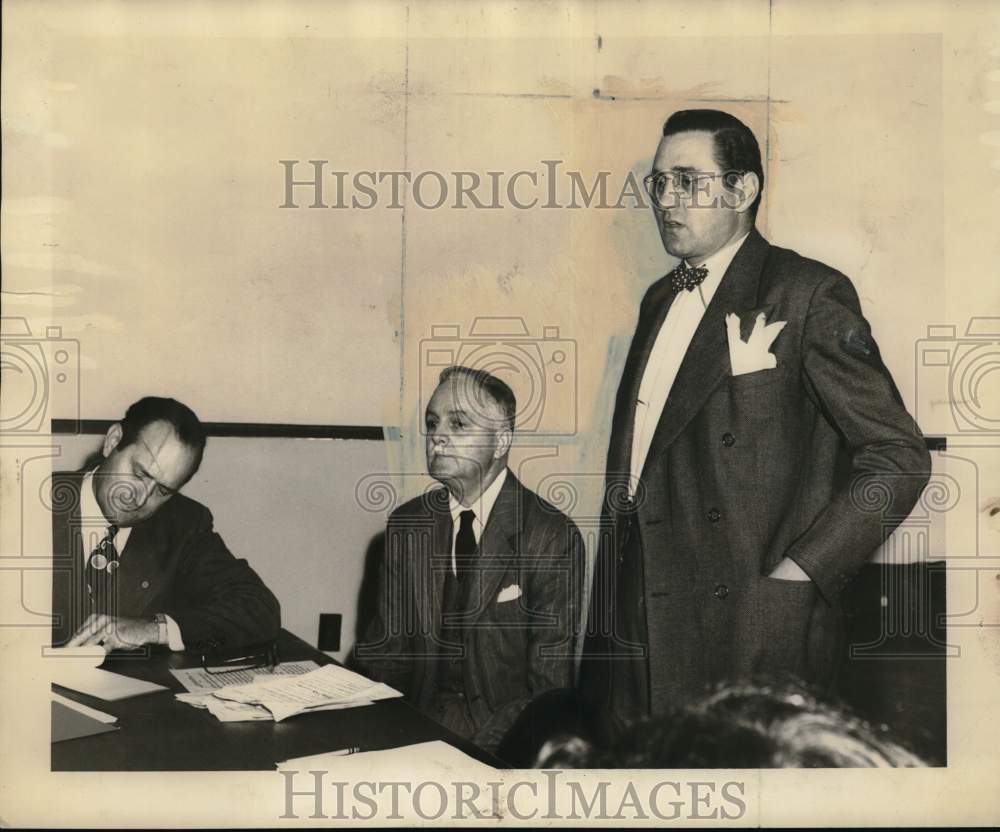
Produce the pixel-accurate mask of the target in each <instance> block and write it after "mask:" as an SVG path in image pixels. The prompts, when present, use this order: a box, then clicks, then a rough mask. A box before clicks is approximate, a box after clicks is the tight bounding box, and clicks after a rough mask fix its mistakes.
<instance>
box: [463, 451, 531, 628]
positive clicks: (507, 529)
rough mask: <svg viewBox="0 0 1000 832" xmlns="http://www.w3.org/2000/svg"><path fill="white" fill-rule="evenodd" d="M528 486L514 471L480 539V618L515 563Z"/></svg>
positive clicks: (500, 494) (477, 612)
mask: <svg viewBox="0 0 1000 832" xmlns="http://www.w3.org/2000/svg"><path fill="white" fill-rule="evenodd" d="M523 497H524V487H523V486H522V485H521V483H520V482H518V481H517V478H516V477H515V476H514V474H513V473H511V472H510V471H508V472H507V479H506V480H505V481H504V484H503V487H502V488H501V489H500V493H499V494H498V495H497V501H496V502H495V503H494V504H493V511H491V512H490V517H489V520H487V521H486V528H484V529H483V535H482V539H481V540H480V541H479V558H478V566H479V569H480V573H479V574H480V576H481V583H480V600H481V603H480V604H478V605H476V613H475V618H476V619H478V618H479V617H480V616H482V615H483V613H484V612H485V611H486V610H487V608H489V606H490V605H491V604H492V602H493V599H494V598H496V596H497V592H498V591H499V589H500V584H501V582H502V581H503V579H504V577H505V576H506V575H507V573H508V572H509V571H510V569H511V567H512V566H513V565H514V564H513V560H515V559H516V556H517V554H518V540H519V538H520V532H521V526H522V523H523V512H524V499H523Z"/></svg>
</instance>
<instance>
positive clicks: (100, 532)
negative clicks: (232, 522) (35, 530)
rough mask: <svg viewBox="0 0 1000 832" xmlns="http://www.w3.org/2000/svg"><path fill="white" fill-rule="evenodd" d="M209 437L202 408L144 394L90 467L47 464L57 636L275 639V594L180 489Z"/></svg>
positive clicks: (207, 641) (103, 641) (109, 641)
mask: <svg viewBox="0 0 1000 832" xmlns="http://www.w3.org/2000/svg"><path fill="white" fill-rule="evenodd" d="M204 448H205V429H204V428H203V427H202V424H201V422H199V421H198V417H197V416H195V414H194V413H193V412H192V411H191V410H190V409H189V408H187V407H186V406H185V405H183V404H181V403H180V402H178V401H175V400H174V399H165V398H155V397H147V398H144V399H140V400H139V401H137V402H136V403H135V404H133V405H132V406H131V407H129V409H128V410H127V411H126V413H125V417H124V418H123V419H122V420H121V421H120V422H115V423H114V424H113V425H112V426H111V427H110V428H108V432H107V435H106V436H105V437H104V445H103V448H102V454H103V460H102V462H101V463H100V464H99V465H98V466H97V467H96V468H95V469H93V470H90V471H86V472H77V473H59V474H55V475H53V485H52V504H53V511H52V538H53V549H52V551H53V602H52V611H53V615H54V619H53V639H52V640H53V644H55V645H63V644H66V645H68V646H80V645H89V644H100V645H103V646H104V647H105V648H106V649H116V648H126V649H127V648H133V647H139V646H141V645H144V644H164V645H168V646H169V647H170V649H171V650H183V649H185V648H186V647H194V648H202V649H208V648H213V647H222V646H239V645H243V644H248V643H254V642H262V641H267V640H270V639H273V638H274V637H275V636H276V635H277V633H278V629H279V627H280V626H281V611H280V607H279V605H278V601H277V599H276V598H275V597H274V595H273V594H272V593H271V591H270V590H269V589H268V588H267V587H266V586H264V583H263V582H262V581H261V579H260V578H259V577H258V575H257V573H256V572H254V570H253V569H251V568H250V566H249V565H248V564H247V562H246V561H245V560H238V559H236V558H234V557H233V556H232V554H230V552H229V550H228V549H227V548H226V545H225V544H224V543H223V542H222V538H221V537H219V535H218V534H216V533H215V532H214V531H213V529H212V515H211V513H210V512H209V510H208V509H207V508H205V507H204V506H202V505H200V504H199V503H196V502H195V501H194V500H190V499H188V498H187V497H184V496H183V495H181V494H178V493H177V492H178V491H180V489H181V488H182V487H183V486H184V484H185V483H186V482H187V481H188V480H190V479H191V477H192V476H194V474H195V472H196V471H197V470H198V466H199V465H200V464H201V458H202V454H203V452H204Z"/></svg>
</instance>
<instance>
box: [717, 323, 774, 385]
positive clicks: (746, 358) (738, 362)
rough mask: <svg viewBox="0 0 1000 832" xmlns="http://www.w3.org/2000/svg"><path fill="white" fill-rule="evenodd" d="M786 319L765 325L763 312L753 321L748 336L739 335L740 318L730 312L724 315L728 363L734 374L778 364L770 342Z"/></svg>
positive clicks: (755, 370)
mask: <svg viewBox="0 0 1000 832" xmlns="http://www.w3.org/2000/svg"><path fill="white" fill-rule="evenodd" d="M787 323H788V321H774V322H773V323H769V324H766V325H765V322H764V313H763V312H761V313H760V314H759V315H758V316H757V320H756V321H754V325H753V331H752V332H751V333H750V337H749V338H748V339H747V340H746V341H744V340H743V339H742V338H741V337H740V319H739V317H738V316H736V315H734V314H733V313H732V312H730V313H729V314H728V315H726V335H727V336H728V337H729V363H730V365H731V366H732V368H733V375H734V376H742V375H746V374H747V373H755V372H757V371H758V370H771V369H774V368H775V367H777V366H778V359H777V358H776V357H775V356H774V354H773V353H772V352H771V344H773V343H774V339H775V338H777V337H778V333H780V332H781V330H783V329H784V328H785V324H787Z"/></svg>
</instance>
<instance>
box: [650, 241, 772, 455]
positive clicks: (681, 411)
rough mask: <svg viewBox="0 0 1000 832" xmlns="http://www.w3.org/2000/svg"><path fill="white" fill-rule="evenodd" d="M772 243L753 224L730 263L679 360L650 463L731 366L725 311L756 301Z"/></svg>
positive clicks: (655, 433)
mask: <svg viewBox="0 0 1000 832" xmlns="http://www.w3.org/2000/svg"><path fill="white" fill-rule="evenodd" d="M769 248H770V246H769V245H768V243H767V241H766V240H765V239H764V238H763V237H761V235H760V234H759V233H758V232H757V230H756V229H754V230H752V231H751V232H750V235H749V236H748V237H747V239H746V241H745V242H744V243H743V245H742V246H741V247H740V250H739V251H738V252H737V253H736V256H735V257H734V258H733V261H732V262H731V263H730V264H729V268H728V269H727V270H726V273H725V275H723V278H722V282H721V283H720V284H719V288H718V289H717V290H716V292H715V296H714V297H713V298H712V301H711V303H709V305H708V309H706V310H705V314H704V316H703V317H702V319H701V323H700V324H699V325H698V328H697V330H695V333H694V337H693V338H692V339H691V344H690V345H689V346H688V349H687V353H686V354H685V356H684V360H683V361H682V362H681V366H680V369H679V370H678V372H677V378H676V379H675V380H674V384H673V386H672V387H671V389H670V395H669V397H668V398H667V402H666V404H665V405H664V407H663V412H662V413H661V414H660V420H659V422H658V423H657V425H656V431H655V432H654V434H653V440H652V443H651V444H650V446H649V453H648V454H647V455H646V465H648V464H649V462H650V460H652V459H653V458H654V457H655V456H657V455H659V454H661V453H662V452H663V451H664V450H665V449H666V448H668V447H670V445H671V443H672V442H673V441H674V440H675V439H676V438H677V436H678V434H679V433H680V432H681V431H682V430H683V429H684V427H685V426H686V425H687V423H688V422H689V421H691V419H692V418H693V417H694V415H695V414H696V413H697V412H698V410H699V409H700V408H701V406H702V405H703V404H704V403H705V399H706V398H708V395H709V393H711V392H712V390H714V389H715V387H716V386H717V385H718V383H719V381H721V380H722V378H723V376H725V375H726V374H727V373H729V372H730V371H731V367H730V362H729V342H728V340H727V337H726V315H727V314H728V313H729V312H735V313H736V314H739V315H741V319H742V317H743V316H742V314H741V313H742V312H744V311H745V310H747V309H752V308H753V307H754V305H755V304H756V301H757V289H758V285H759V283H760V275H761V271H762V269H763V266H764V261H765V259H766V258H767V253H768V249H769ZM743 323H744V324H745V322H743ZM654 338H655V335H654ZM640 378H641V376H640ZM644 470H645V469H644Z"/></svg>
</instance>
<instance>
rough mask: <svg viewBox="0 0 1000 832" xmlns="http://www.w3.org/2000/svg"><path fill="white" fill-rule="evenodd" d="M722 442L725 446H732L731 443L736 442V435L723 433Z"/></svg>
mask: <svg viewBox="0 0 1000 832" xmlns="http://www.w3.org/2000/svg"><path fill="white" fill-rule="evenodd" d="M722 444H723V445H725V446H726V447H727V448H731V447H733V445H735V444H736V437H735V436H733V435H732V434H731V433H724V434H722Z"/></svg>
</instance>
